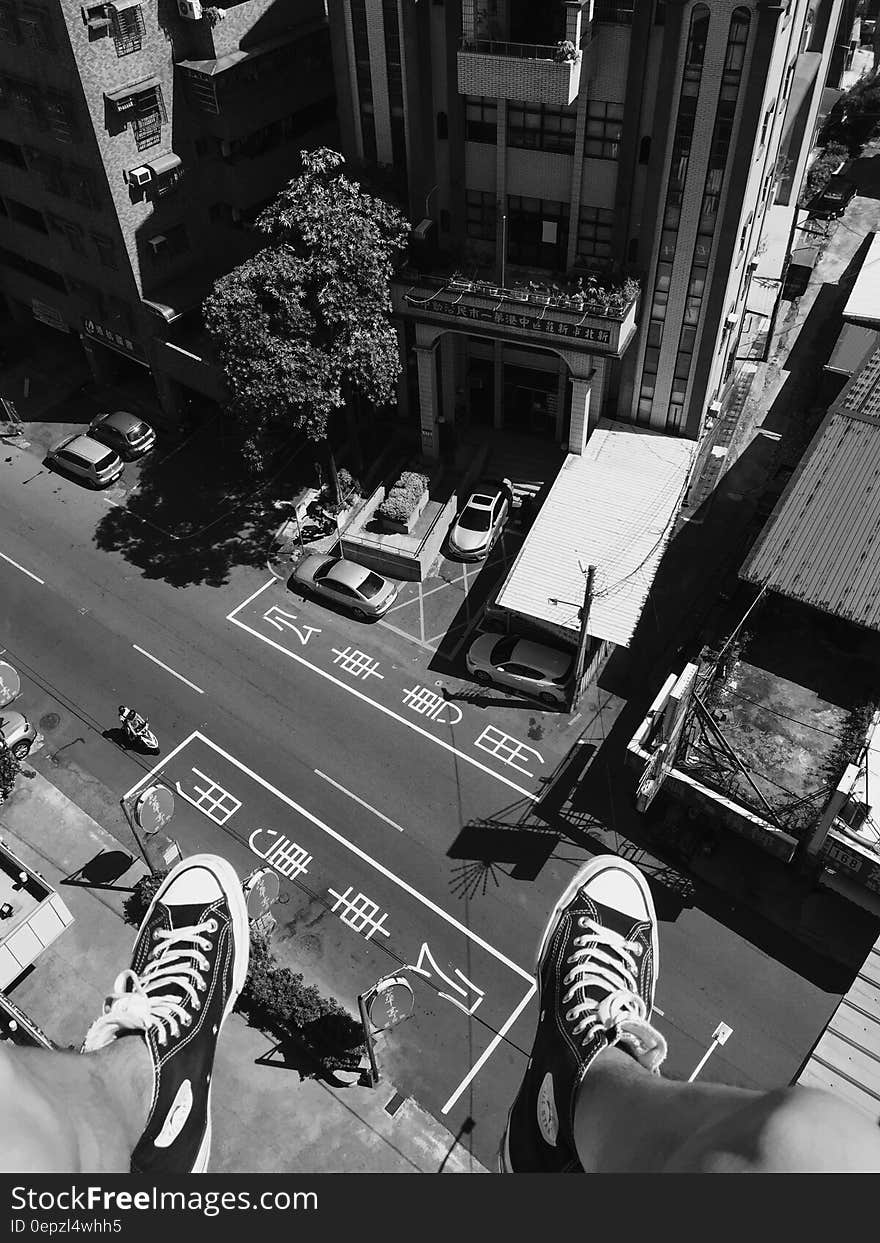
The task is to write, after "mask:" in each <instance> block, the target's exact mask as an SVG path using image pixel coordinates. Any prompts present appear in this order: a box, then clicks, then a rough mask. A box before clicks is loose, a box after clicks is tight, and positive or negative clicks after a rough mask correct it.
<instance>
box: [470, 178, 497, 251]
mask: <svg viewBox="0 0 880 1243" xmlns="http://www.w3.org/2000/svg"><path fill="white" fill-rule="evenodd" d="M497 215H498V210H497V206H496V203H495V195H494V194H487V193H486V192H485V191H483V190H468V191H467V193H466V195H465V232H466V233H467V235H468V237H478V238H482V239H483V241H486V242H494V241H495V232H496V219H497Z"/></svg>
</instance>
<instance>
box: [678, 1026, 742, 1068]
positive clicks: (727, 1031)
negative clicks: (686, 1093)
mask: <svg viewBox="0 0 880 1243" xmlns="http://www.w3.org/2000/svg"><path fill="white" fill-rule="evenodd" d="M732 1035H733V1028H732V1027H728V1025H727V1023H719V1024H718V1026H717V1027H716V1028H715V1030H714V1031H713V1033H712V1043H711V1044H710V1045H709V1047H708V1049H707V1050H706V1052H705V1053H704V1054H703V1056H702V1057H701V1058H700V1060H699V1062H697V1064H696V1066H695V1067H694V1069H693V1070H692V1071H691V1074H690V1078H689V1079H688V1083H693V1081H694V1080H695V1079H696V1077H697V1075H698V1074H699V1073H700V1071H701V1070H702V1069H703V1067H704V1066H705V1065H706V1063H707V1062H708V1060H709V1058H710V1057H711V1056H712V1054H713V1053H714V1052H715V1050H716V1049H717V1048H718V1047H719V1045H722V1044H727V1038H728V1036H732Z"/></svg>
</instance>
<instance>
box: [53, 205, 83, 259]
mask: <svg viewBox="0 0 880 1243" xmlns="http://www.w3.org/2000/svg"><path fill="white" fill-rule="evenodd" d="M49 226H50V228H51V229H52V232H53V233H57V234H59V235H60V236H61V237H63V238H64V239H65V240H66V242H67V244H68V246H69V247H70V249H71V250H72V251H75V252H76V254H78V255H84V254H85V253H86V247H85V242H84V240H83V231H82V229H81V228H80V227H79V225H78V224H75V223H74V222H73V221H72V220H65V219H64V217H63V216H54V215H53V216H50V217H49Z"/></svg>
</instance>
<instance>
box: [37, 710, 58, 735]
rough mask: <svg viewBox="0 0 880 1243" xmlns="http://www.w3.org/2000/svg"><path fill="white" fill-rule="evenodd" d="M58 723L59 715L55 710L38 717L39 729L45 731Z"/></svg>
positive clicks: (55, 727)
mask: <svg viewBox="0 0 880 1243" xmlns="http://www.w3.org/2000/svg"><path fill="white" fill-rule="evenodd" d="M60 724H61V717H60V716H59V715H58V713H57V712H47V713H46V715H45V716H41V717H40V729H42V730H44V731H45V732H46V733H48V732H49V730H52V729H57V728H58V726H59V725H60Z"/></svg>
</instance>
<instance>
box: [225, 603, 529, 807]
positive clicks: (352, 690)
mask: <svg viewBox="0 0 880 1243" xmlns="http://www.w3.org/2000/svg"><path fill="white" fill-rule="evenodd" d="M277 581H278V580H277V579H275V578H270V579H269V581H268V583H264V584H263V586H262V587H260V588H259V590H258V591H255V592H254V593H253V595H251V596H248V598H247V600H245V601H244V604H239V605H238V606H237V607H236V608H234V609H233V610H232V612H231V613H227V615H226V620H227V621H230V622H232V624H233V625H234V626H238V627H239V629H240V630H245V631H247V633H248V634H251V635H253V636H254V638H255V639H259V640H260V641H261V642H262V643H268V645H269V647H274V648H275V649H276V651H279V652H281V654H282V655H283V656H287V657H288V658H289V659H290V660H295V661H296V662H297V663H298V664H300V665H305V667H306V669H311V671H312V673H317V674H318V676H319V677H322V678H324V679H325V681H327V682H332V683H333V685H334V686H338V687H340V688H341V689H342V690H344V691H347V692H348V694H349V695H354V696H355V698H356V699H360V700H362V701H363V702H364V703H365V704H369V705H370V707H371V708H375V709H376V711H377V712H382V713H384V714H385V716H390V717H391V719H392V720H394V721H397V722H398V723H399V724H400V725H405V726H406V728H407V729H411V730H412V731H413V733H415V734H421V736H422V737H423V738H427V739H428V741H429V742H433V743H434V744H435V746H438V747H442V748H443V750H444V751H449V752H450V753H451V754H452V755H457V756H458V758H459V759H460V760H463V761H464V762H465V763H466V764H470V765H472V767H474V768H479V770H480V772H483V773H485V774H486V776H487V777H494V779H495V780H496V781H500V782H501V784H502V785H506V786H509V788H510V789H511V790H516V792H517V794H521V795H522V797H523V798H527V799H529V800H530V801H531V802H533V803H537V802H538V800H539V799H540V797H541V796H540V794H533V793H532V792H531V790H526V789H524V788H523V786H518V785H517V784H516V782H515V781H511V780H510V778H509V777H502V775H501V773H496V772H495V771H494V769H491V768H489V767H488V766H487V765H486V764H481V763H480V761H479V760H477V759H474V757H473V756H472V755H468V754H467V753H466V752H464V751H459V749H458V747H453V746H452V744H451V743H449V742H446V741H445V739H443V738H437V737H436V736H435V735H434V734H429V733H428V731H427V730H426V729H422V727H421V726H420V725H416V723H415V721H408V720H407V719H406V717H402V716H400V715H399V714H398V713H397V712H395V711H394V710H393V709H391V708H386V706H385V704H383V703H380V702H379V701H378V699H371V698H370V696H369V695H365V694H364V693H363V692H362V691H359V690H358V689H357V688H356V687H354V686H349V684H348V683H347V682H341V681H340V680H339V678H335V677H334V676H333V674H332V673H328V672H327V670H326V669H322V668H321V667H320V665H313V664H312V662H311V661H310V660H306V659H305V657H304V656H300V655H299V653H298V652H292V651H290V649H289V648H286V647H283V646H282V645H281V644H280V643H276V642H275V640H274V639H270V638H269V636H268V635H266V634H261V633H260V631H259V630H254V628H253V627H252V626H248V625H247V624H246V623H245V622H243V621H239V620H238V618H237V617H236V616H235V614H236V613H238V612H240V611H241V610H242V609H243V608H244V607H245V605H247V604H250V603H251V601H252V600H255V599H256V598H257V596H258V595H260V593H261V592H263V591H265V590H266V588H267V587H271V586H273V585H274V584H275V583H276V582H277ZM392 629H393V627H392Z"/></svg>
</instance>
